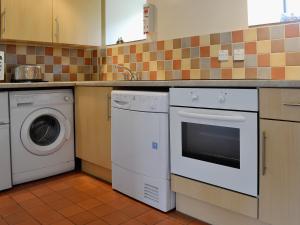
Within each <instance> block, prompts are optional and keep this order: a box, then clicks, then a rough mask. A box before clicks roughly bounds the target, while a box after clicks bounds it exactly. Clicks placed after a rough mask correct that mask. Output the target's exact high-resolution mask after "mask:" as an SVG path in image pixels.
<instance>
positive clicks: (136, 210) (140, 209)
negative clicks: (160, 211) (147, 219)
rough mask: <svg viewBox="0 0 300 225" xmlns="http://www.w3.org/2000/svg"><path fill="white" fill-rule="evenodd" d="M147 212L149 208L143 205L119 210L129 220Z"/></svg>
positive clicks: (137, 204)
mask: <svg viewBox="0 0 300 225" xmlns="http://www.w3.org/2000/svg"><path fill="white" fill-rule="evenodd" d="M149 210H150V207H148V206H145V205H144V204H140V203H135V204H132V205H129V206H126V207H124V208H123V209H121V212H122V213H124V214H125V215H127V216H129V217H130V218H133V217H137V216H140V215H142V214H144V213H146V212H147V211H149Z"/></svg>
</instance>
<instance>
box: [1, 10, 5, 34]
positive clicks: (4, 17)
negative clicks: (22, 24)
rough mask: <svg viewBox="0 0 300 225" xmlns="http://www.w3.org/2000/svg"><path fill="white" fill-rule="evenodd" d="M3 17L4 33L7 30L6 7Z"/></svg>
mask: <svg viewBox="0 0 300 225" xmlns="http://www.w3.org/2000/svg"><path fill="white" fill-rule="evenodd" d="M1 17H2V19H3V28H2V33H3V34H4V33H5V32H6V9H5V8H4V10H3V12H2V13H1Z"/></svg>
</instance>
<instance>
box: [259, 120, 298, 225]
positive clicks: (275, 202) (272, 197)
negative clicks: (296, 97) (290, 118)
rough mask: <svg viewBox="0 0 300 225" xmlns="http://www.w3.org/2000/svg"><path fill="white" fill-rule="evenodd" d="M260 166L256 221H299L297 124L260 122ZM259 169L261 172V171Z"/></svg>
mask: <svg viewBox="0 0 300 225" xmlns="http://www.w3.org/2000/svg"><path fill="white" fill-rule="evenodd" d="M260 121H261V122H260V125H261V133H262V132H264V134H265V138H262V143H261V144H262V149H261V150H262V157H261V160H262V167H263V166H264V165H265V174H262V171H261V175H260V198H259V209H260V210H259V217H260V220H262V221H264V222H267V223H269V224H272V225H282V224H288V225H298V224H299V221H300V211H299V209H300V172H299V171H300V123H296V122H287V121H274V120H264V119H262V120H260ZM261 170H262V169H261Z"/></svg>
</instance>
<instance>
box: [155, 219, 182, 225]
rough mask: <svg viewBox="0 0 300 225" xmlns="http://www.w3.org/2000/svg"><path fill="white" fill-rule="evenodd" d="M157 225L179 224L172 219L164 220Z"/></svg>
mask: <svg viewBox="0 0 300 225" xmlns="http://www.w3.org/2000/svg"><path fill="white" fill-rule="evenodd" d="M157 225H181V223H179V222H177V221H176V220H174V219H166V220H163V221H161V222H159V223H157Z"/></svg>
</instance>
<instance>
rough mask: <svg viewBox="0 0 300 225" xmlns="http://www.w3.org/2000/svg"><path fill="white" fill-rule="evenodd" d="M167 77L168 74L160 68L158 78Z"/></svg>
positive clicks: (163, 78)
mask: <svg viewBox="0 0 300 225" xmlns="http://www.w3.org/2000/svg"><path fill="white" fill-rule="evenodd" d="M165 79H166V75H165V71H163V70H160V71H158V72H157V80H165Z"/></svg>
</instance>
